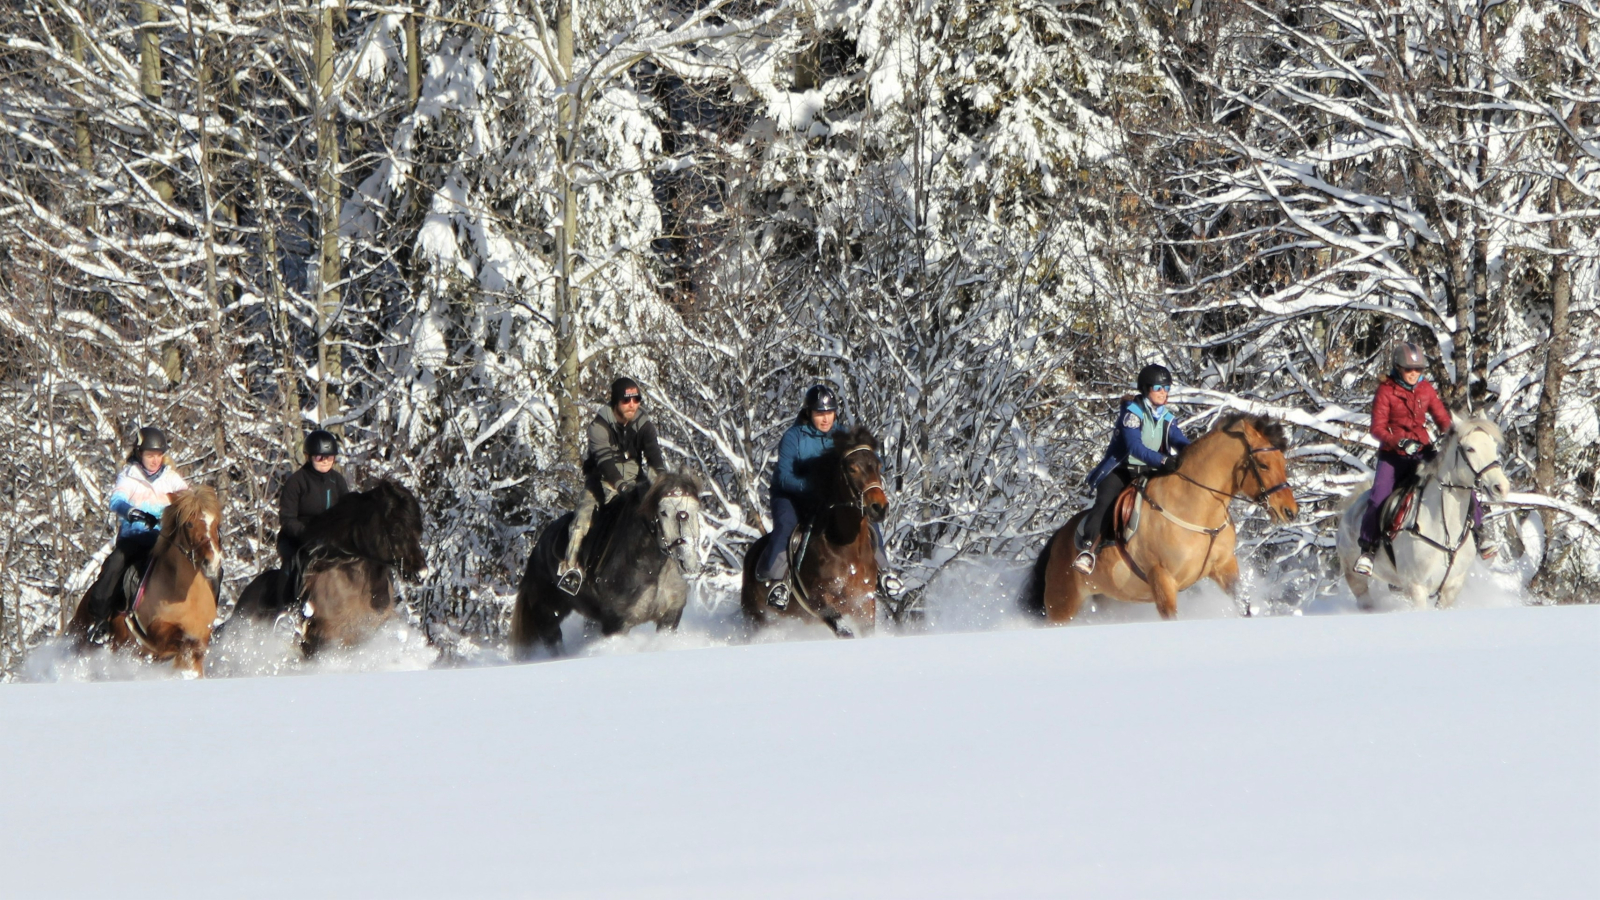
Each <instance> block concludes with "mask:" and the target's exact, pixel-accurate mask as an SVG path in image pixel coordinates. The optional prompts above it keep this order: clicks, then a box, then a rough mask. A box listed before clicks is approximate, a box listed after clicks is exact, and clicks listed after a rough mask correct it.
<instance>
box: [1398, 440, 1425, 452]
mask: <svg viewBox="0 0 1600 900" xmlns="http://www.w3.org/2000/svg"><path fill="white" fill-rule="evenodd" d="M1399 447H1400V452H1401V453H1404V454H1405V455H1406V456H1416V455H1417V454H1418V453H1421V452H1422V442H1421V441H1414V440H1412V439H1411V438H1406V439H1405V440H1403V441H1401V442H1400V443H1399Z"/></svg>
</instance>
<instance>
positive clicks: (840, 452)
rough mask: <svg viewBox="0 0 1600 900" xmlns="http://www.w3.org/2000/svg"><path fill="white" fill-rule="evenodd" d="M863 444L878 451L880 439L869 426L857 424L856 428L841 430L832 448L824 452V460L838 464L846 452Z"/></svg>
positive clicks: (875, 451) (825, 462)
mask: <svg viewBox="0 0 1600 900" xmlns="http://www.w3.org/2000/svg"><path fill="white" fill-rule="evenodd" d="M862 446H866V447H871V448H872V452H873V453H877V452H878V449H879V447H880V445H879V444H878V439H877V438H876V437H874V436H873V434H872V432H871V431H870V430H869V429H868V428H867V426H865V425H857V426H856V427H854V428H850V429H847V430H843V431H840V432H839V433H838V434H837V435H835V437H834V439H833V446H832V448H831V449H829V450H828V452H827V453H824V454H822V460H823V461H824V464H826V465H829V466H832V465H836V464H837V463H838V462H839V460H840V458H841V457H843V456H844V455H845V454H846V453H848V452H850V451H851V450H853V449H855V448H856V447H862Z"/></svg>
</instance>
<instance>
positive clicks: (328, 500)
mask: <svg viewBox="0 0 1600 900" xmlns="http://www.w3.org/2000/svg"><path fill="white" fill-rule="evenodd" d="M305 454H306V461H305V464H304V465H302V466H301V467H300V468H298V469H296V470H295V471H294V474H292V475H290V476H289V477H288V479H286V480H285V481H284V483H283V490H282V492H280V493H279V494H278V560H279V565H280V566H282V567H283V570H284V572H286V573H288V574H289V575H290V576H291V577H290V578H289V579H287V581H286V584H287V585H288V586H289V589H290V590H293V591H296V592H298V588H299V577H298V575H299V572H298V567H299V565H300V560H299V558H298V554H299V552H300V548H301V546H302V545H303V543H304V540H305V532H306V526H308V525H310V524H311V520H312V519H315V518H316V517H317V516H320V515H322V514H323V513H325V512H327V511H328V510H330V509H332V508H333V505H334V504H335V503H338V502H339V498H341V497H343V496H344V495H345V494H348V493H350V485H349V484H347V483H346V482H345V480H344V475H343V474H341V473H340V472H339V471H338V470H336V469H335V468H334V467H333V464H334V462H335V461H337V459H338V457H339V439H338V438H336V437H334V436H333V435H332V434H330V433H328V432H326V431H323V430H322V429H320V428H319V429H317V430H316V431H313V432H311V433H310V434H308V435H306V440H305ZM286 599H288V600H292V599H293V598H292V597H290V598H286Z"/></svg>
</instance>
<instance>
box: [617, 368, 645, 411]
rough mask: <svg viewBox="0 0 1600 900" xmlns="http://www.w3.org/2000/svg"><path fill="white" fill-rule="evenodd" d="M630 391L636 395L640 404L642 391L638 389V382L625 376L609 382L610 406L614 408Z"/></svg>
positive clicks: (642, 397) (642, 398)
mask: <svg viewBox="0 0 1600 900" xmlns="http://www.w3.org/2000/svg"><path fill="white" fill-rule="evenodd" d="M630 390H631V391H633V392H634V393H636V394H638V395H639V399H640V402H643V400H644V391H643V390H641V389H640V388H639V382H637V381H634V380H633V379H632V378H629V377H628V376H626V375H624V376H622V377H621V378H618V379H617V380H616V381H613V382H611V405H612V406H616V405H617V404H618V403H621V402H622V398H623V396H625V395H626V394H627V393H628V391H630Z"/></svg>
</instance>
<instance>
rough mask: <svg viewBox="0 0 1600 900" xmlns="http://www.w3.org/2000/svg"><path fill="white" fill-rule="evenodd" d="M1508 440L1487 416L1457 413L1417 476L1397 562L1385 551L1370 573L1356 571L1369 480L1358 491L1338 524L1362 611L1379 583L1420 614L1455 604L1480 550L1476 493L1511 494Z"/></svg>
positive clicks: (1343, 559)
mask: <svg viewBox="0 0 1600 900" xmlns="http://www.w3.org/2000/svg"><path fill="white" fill-rule="evenodd" d="M1503 442H1504V437H1503V436H1502V435H1501V432H1500V427H1499V426H1497V425H1495V424H1494V423H1493V422H1491V421H1489V420H1488V419H1483V418H1475V419H1468V418H1465V417H1464V416H1460V415H1458V416H1456V419H1455V427H1454V428H1453V429H1451V432H1450V433H1449V434H1447V435H1445V436H1444V439H1443V440H1442V441H1441V442H1440V445H1439V453H1438V455H1437V456H1435V457H1434V459H1433V461H1432V462H1427V463H1423V464H1422V466H1421V467H1420V468H1419V469H1418V471H1417V475H1418V477H1419V478H1420V479H1421V487H1420V493H1419V494H1418V497H1417V501H1416V502H1417V505H1418V510H1417V516H1416V519H1417V521H1416V525H1415V526H1414V527H1412V528H1407V529H1406V530H1404V531H1402V532H1400V533H1399V534H1397V535H1395V538H1394V559H1393V560H1392V561H1391V560H1390V558H1389V554H1388V552H1386V551H1385V550H1383V549H1382V548H1381V547H1380V548H1379V549H1378V551H1377V552H1375V553H1373V554H1372V574H1371V575H1370V576H1368V575H1358V574H1356V572H1355V570H1354V569H1355V564H1356V558H1357V557H1359V556H1360V555H1361V548H1360V546H1359V544H1358V536H1359V535H1360V534H1361V516H1362V515H1363V514H1364V513H1365V512H1366V510H1367V496H1368V495H1369V494H1371V493H1372V489H1371V482H1368V483H1367V484H1366V486H1365V487H1364V488H1357V489H1356V493H1355V494H1354V495H1353V497H1352V499H1351V500H1349V502H1348V506H1347V507H1346V508H1345V511H1344V516H1343V518H1341V519H1340V521H1339V562H1340V564H1341V565H1342V566H1343V567H1344V578H1345V581H1347V582H1349V584H1350V590H1352V591H1354V592H1355V595H1356V601H1357V602H1358V603H1359V604H1360V606H1361V608H1362V609H1371V608H1372V601H1371V599H1370V598H1369V597H1368V596H1367V593H1368V591H1370V590H1371V589H1372V585H1371V582H1372V580H1374V579H1376V580H1378V581H1379V582H1386V583H1388V584H1389V585H1390V586H1391V587H1393V588H1395V589H1397V590H1399V591H1401V592H1403V593H1404V594H1405V595H1406V596H1407V597H1410V598H1411V602H1412V603H1413V604H1414V605H1415V606H1416V607H1417V608H1418V609H1427V608H1428V607H1429V606H1430V605H1432V604H1433V603H1434V602H1435V601H1437V602H1438V605H1439V606H1441V607H1445V606H1449V605H1451V604H1452V603H1454V602H1455V601H1456V595H1457V594H1459V593H1461V586H1462V584H1464V583H1465V582H1466V580H1467V570H1468V569H1470V568H1472V560H1473V557H1474V556H1475V555H1476V554H1477V549H1478V548H1477V543H1476V541H1474V540H1473V537H1472V492H1473V491H1474V490H1477V491H1478V493H1479V499H1480V500H1499V499H1501V498H1503V497H1505V496H1506V495H1507V494H1509V493H1510V492H1511V482H1510V480H1509V479H1507V478H1506V473H1505V471H1504V470H1503V469H1502V468H1501V467H1500V449H1501V446H1502V444H1503ZM1385 524H1386V523H1385Z"/></svg>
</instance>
